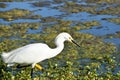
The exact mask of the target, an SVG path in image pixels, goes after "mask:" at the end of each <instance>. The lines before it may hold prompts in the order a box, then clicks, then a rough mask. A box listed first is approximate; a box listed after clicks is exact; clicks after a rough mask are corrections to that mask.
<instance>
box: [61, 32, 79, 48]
mask: <svg viewBox="0 0 120 80" xmlns="http://www.w3.org/2000/svg"><path fill="white" fill-rule="evenodd" d="M59 36H61V37H63V39H64V40H65V41H69V42H72V43H74V44H76V45H77V46H79V47H80V45H78V44H77V43H76V42H75V41H74V39H73V38H72V36H71V35H70V34H68V33H66V32H63V33H60V34H59Z"/></svg>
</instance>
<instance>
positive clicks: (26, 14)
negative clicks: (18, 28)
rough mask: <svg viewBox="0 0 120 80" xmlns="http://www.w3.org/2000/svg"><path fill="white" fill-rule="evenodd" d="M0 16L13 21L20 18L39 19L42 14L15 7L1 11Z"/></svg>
mask: <svg viewBox="0 0 120 80" xmlns="http://www.w3.org/2000/svg"><path fill="white" fill-rule="evenodd" d="M0 18H3V19H5V20H7V21H12V20H15V19H19V18H24V19H25V18H29V19H36V18H37V19H39V18H40V15H31V12H30V11H29V10H24V9H13V10H9V11H5V12H2V11H0Z"/></svg>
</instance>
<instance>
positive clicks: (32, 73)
mask: <svg viewBox="0 0 120 80" xmlns="http://www.w3.org/2000/svg"><path fill="white" fill-rule="evenodd" d="M31 78H33V68H32V69H31Z"/></svg>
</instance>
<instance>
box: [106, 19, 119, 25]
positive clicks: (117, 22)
mask: <svg viewBox="0 0 120 80" xmlns="http://www.w3.org/2000/svg"><path fill="white" fill-rule="evenodd" d="M107 20H108V21H110V22H114V23H116V24H120V18H112V19H107Z"/></svg>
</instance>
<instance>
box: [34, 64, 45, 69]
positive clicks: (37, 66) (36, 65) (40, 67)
mask: <svg viewBox="0 0 120 80" xmlns="http://www.w3.org/2000/svg"><path fill="white" fill-rule="evenodd" d="M35 67H36V68H37V69H39V70H42V69H43V68H42V66H40V65H39V64H35Z"/></svg>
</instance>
